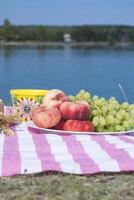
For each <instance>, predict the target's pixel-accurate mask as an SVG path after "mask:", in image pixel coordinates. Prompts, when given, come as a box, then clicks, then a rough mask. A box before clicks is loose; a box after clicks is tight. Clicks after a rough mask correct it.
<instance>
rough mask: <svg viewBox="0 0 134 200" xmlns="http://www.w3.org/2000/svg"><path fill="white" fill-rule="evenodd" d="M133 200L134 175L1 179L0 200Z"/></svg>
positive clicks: (39, 176) (41, 175)
mask: <svg viewBox="0 0 134 200" xmlns="http://www.w3.org/2000/svg"><path fill="white" fill-rule="evenodd" d="M9 199H10V200H75V199H76V200H112V199H114V200H133V199H134V173H125V174H124V173H119V174H115V173H110V174H109V173H108V174H99V175H92V176H76V175H67V174H61V173H58V174H54V173H47V174H44V173H41V174H35V175H24V176H14V177H2V178H0V200H9Z"/></svg>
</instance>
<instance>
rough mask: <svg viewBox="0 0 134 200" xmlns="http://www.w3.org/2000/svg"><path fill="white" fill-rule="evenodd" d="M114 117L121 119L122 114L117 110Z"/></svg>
mask: <svg viewBox="0 0 134 200" xmlns="http://www.w3.org/2000/svg"><path fill="white" fill-rule="evenodd" d="M116 118H117V119H119V120H122V119H123V116H122V115H121V114H120V113H119V112H117V114H116Z"/></svg>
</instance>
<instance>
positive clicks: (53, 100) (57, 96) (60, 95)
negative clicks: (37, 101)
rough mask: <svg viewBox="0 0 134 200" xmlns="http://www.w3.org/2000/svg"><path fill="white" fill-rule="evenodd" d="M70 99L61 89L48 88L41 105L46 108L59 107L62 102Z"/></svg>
mask: <svg viewBox="0 0 134 200" xmlns="http://www.w3.org/2000/svg"><path fill="white" fill-rule="evenodd" d="M66 101H70V99H69V97H68V96H67V95H66V94H65V93H64V92H63V91H61V90H58V89H53V90H50V91H49V92H48V93H47V95H46V96H45V97H44V100H43V106H45V107H46V108H52V107H56V108H59V107H60V105H61V104H62V103H63V102H66Z"/></svg>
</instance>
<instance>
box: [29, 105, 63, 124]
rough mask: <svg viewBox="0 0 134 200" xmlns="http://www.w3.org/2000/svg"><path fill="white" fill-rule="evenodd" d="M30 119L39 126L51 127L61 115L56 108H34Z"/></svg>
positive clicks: (57, 121)
mask: <svg viewBox="0 0 134 200" xmlns="http://www.w3.org/2000/svg"><path fill="white" fill-rule="evenodd" d="M32 120H33V122H34V123H35V125H36V126H38V127H40V128H52V127H54V126H56V125H57V124H58V123H59V122H60V120H61V115H60V112H59V110H58V109H57V108H49V109H45V110H43V108H41V110H35V113H34V111H33V114H32Z"/></svg>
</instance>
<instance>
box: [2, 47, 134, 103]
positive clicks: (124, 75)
mask: <svg viewBox="0 0 134 200" xmlns="http://www.w3.org/2000/svg"><path fill="white" fill-rule="evenodd" d="M119 83H120V84H121V85H122V87H123V89H124V92H125V94H126V96H127V98H128V100H129V102H131V103H132V102H134V50H128V49H122V50H121V49H118V50H116V49H82V48H81V49H71V48H69V47H68V46H66V47H65V48H34V47H6V48H4V47H1V48H0V98H2V99H4V101H5V103H8V104H10V103H11V99H10V94H9V91H10V89H13V88H27V89H28V88H32V89H52V88H59V89H61V90H64V91H65V92H66V93H67V94H76V93H77V92H78V91H79V90H80V89H85V90H87V91H90V92H91V93H92V94H93V95H94V94H97V95H100V96H105V97H107V98H108V97H110V96H115V97H116V98H117V99H118V100H119V101H124V97H123V95H122V92H121V90H120V88H119V86H118V84H119Z"/></svg>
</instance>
